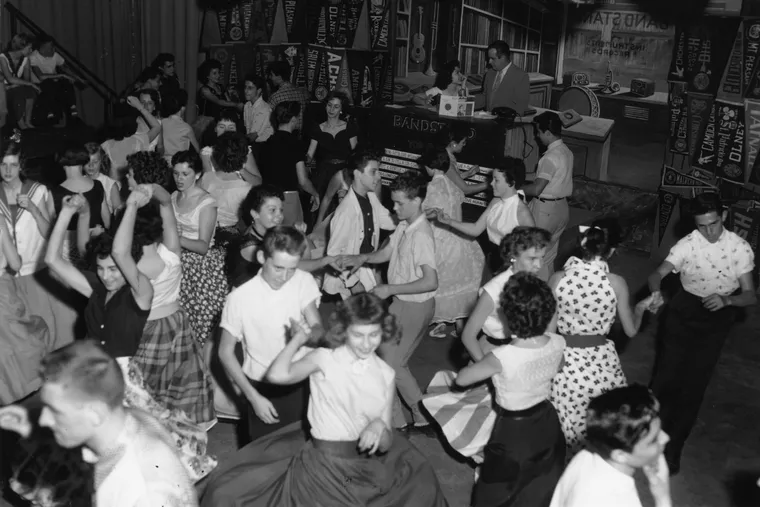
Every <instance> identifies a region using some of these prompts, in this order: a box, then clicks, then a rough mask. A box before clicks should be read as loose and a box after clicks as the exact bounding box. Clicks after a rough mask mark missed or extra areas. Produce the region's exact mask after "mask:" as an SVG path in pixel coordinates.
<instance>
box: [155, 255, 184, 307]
mask: <svg viewBox="0 0 760 507" xmlns="http://www.w3.org/2000/svg"><path fill="white" fill-rule="evenodd" d="M156 252H157V253H158V256H159V257H160V258H161V260H162V261H164V264H165V266H164V270H163V271H161V273H160V274H159V275H158V276H157V277H156V278H154V279H152V280H151V281H150V284H151V285H152V286H153V303H152V304H151V305H150V308H151V310H152V309H154V308H158V307H160V306H164V305H168V304H171V303H176V302H178V301H179V288H180V285H181V284H182V262H181V261H180V258H179V256H178V255H177V254H175V253H174V252H172V251H171V250H169V249H168V248H166V247H165V246H164V244H163V243H159V244H158V248H157V249H156Z"/></svg>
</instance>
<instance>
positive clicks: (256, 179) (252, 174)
mask: <svg viewBox="0 0 760 507" xmlns="http://www.w3.org/2000/svg"><path fill="white" fill-rule="evenodd" d="M240 176H242V178H243V180H245V181H247V182H248V183H250V184H251V185H252V186H254V187H258V186H259V185H261V183H262V182H263V181H264V179H263V178H262V177H261V172H260V171H259V166H258V164H257V163H256V159H255V158H254V156H253V152H251V150H250V149H249V150H248V156H247V157H246V159H245V164H244V165H243V170H242V171H240Z"/></svg>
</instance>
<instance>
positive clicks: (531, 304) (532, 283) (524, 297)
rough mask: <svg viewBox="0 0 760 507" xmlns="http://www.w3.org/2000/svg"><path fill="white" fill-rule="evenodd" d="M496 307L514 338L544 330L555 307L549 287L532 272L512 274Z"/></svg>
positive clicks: (532, 334)
mask: <svg viewBox="0 0 760 507" xmlns="http://www.w3.org/2000/svg"><path fill="white" fill-rule="evenodd" d="M499 307H500V308H501V311H502V312H503V313H504V317H505V318H506V319H507V322H509V330H510V331H512V333H513V335H514V336H516V337H517V338H531V337H533V336H540V335H542V334H544V333H545V332H546V328H547V326H549V323H550V322H551V320H552V318H553V317H554V312H555V311H556V310H557V300H556V299H554V294H553V293H552V289H551V287H549V285H548V284H547V283H546V282H544V281H543V280H541V279H540V278H539V277H537V276H536V275H534V274H533V273H525V272H521V273H515V274H514V275H512V276H511V277H510V278H509V280H508V281H507V283H506V284H505V285H504V288H503V289H502V291H501V296H500V297H499Z"/></svg>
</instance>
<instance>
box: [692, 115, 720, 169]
mask: <svg viewBox="0 0 760 507" xmlns="http://www.w3.org/2000/svg"><path fill="white" fill-rule="evenodd" d="M716 109H717V106H716V105H715V104H713V106H712V107H711V108H710V116H709V118H708V120H707V125H706V126H705V130H704V132H703V133H702V137H701V138H700V139H698V140H697V147H696V148H695V150H694V155H693V157H692V161H691V165H692V166H693V167H695V168H697V169H702V170H704V171H710V172H712V173H714V172H715V156H716V148H717V146H716V144H717V143H716V139H715V134H716V132H715V129H716V126H717V125H716V115H717V111H716Z"/></svg>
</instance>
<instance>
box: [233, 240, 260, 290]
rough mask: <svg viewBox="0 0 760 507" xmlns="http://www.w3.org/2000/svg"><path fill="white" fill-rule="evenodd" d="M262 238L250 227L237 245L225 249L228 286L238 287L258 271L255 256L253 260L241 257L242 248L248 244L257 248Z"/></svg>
mask: <svg viewBox="0 0 760 507" xmlns="http://www.w3.org/2000/svg"><path fill="white" fill-rule="evenodd" d="M263 240H264V238H263V237H262V236H259V234H258V233H257V232H256V231H255V230H254V229H250V231H249V232H248V233H247V234H246V236H245V238H244V239H243V240H242V242H240V243H239V245H235V246H232V245H231V246H230V248H229V249H228V250H227V281H228V283H229V284H230V287H233V288H236V287H240V286H241V285H243V284H244V283H245V282H247V281H248V280H250V279H251V278H253V277H254V276H256V273H258V272H259V268H260V267H261V264H259V262H258V261H257V260H256V257H255V256H254V258H253V260H252V261H249V260H248V259H246V258H245V257H243V254H242V250H244V249H245V248H248V247H250V246H255V247H256V249H258V248H259V247H261V242H262V241H263Z"/></svg>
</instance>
